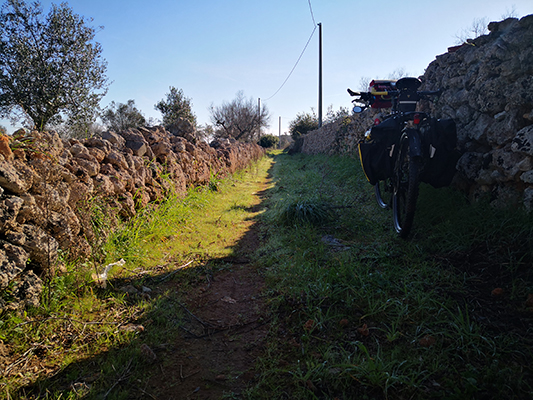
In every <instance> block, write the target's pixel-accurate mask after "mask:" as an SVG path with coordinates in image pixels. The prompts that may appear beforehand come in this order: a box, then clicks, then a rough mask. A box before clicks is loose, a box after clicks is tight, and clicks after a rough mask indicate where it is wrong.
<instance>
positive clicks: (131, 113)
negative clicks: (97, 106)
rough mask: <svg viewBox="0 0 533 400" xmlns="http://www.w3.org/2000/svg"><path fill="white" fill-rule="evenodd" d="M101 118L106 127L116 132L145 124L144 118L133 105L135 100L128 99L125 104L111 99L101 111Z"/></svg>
mask: <svg viewBox="0 0 533 400" xmlns="http://www.w3.org/2000/svg"><path fill="white" fill-rule="evenodd" d="M101 118H102V121H103V123H104V124H105V126H106V127H107V128H108V129H111V130H113V131H116V132H121V131H124V130H126V129H128V128H138V127H139V126H144V125H146V118H144V115H142V113H141V112H140V111H139V110H138V109H137V107H135V100H128V102H127V103H126V104H123V103H118V104H115V102H114V101H112V102H111V104H110V105H109V106H108V107H106V109H105V110H104V111H103V113H102V116H101Z"/></svg>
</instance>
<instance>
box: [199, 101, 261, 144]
mask: <svg viewBox="0 0 533 400" xmlns="http://www.w3.org/2000/svg"><path fill="white" fill-rule="evenodd" d="M209 111H210V113H211V122H212V123H213V124H214V125H215V136H216V137H225V138H233V139H237V140H242V141H256V140H259V137H260V135H261V128H267V127H268V126H269V124H268V123H269V120H270V113H269V111H268V108H267V107H266V106H264V105H263V106H262V107H261V109H259V105H258V104H257V102H256V101H255V100H254V99H253V98H249V99H246V98H245V97H244V93H243V92H242V91H239V92H237V95H236V96H235V99H233V100H232V101H231V102H226V101H225V102H224V103H222V105H221V106H218V107H215V106H213V105H211V107H210V108H209Z"/></svg>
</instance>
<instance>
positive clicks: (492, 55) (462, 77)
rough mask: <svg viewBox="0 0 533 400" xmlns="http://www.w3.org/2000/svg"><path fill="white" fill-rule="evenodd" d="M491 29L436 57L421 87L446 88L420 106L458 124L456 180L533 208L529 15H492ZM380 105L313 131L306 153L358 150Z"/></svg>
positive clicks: (532, 30)
mask: <svg viewBox="0 0 533 400" xmlns="http://www.w3.org/2000/svg"><path fill="white" fill-rule="evenodd" d="M488 28H489V31H490V33H489V34H488V35H483V36H480V37H478V38H476V39H474V40H469V41H468V43H465V44H464V45H462V46H457V47H453V48H450V49H449V51H448V52H447V53H445V54H442V55H440V56H437V57H436V59H435V61H433V62H432V63H431V64H430V65H429V66H428V68H427V69H426V71H425V73H424V75H423V76H421V77H420V79H421V80H422V82H423V86H422V87H421V90H435V89H438V88H441V89H443V94H442V95H441V96H440V98H439V99H438V101H436V102H434V103H430V102H422V103H421V104H420V109H421V110H423V111H430V112H432V113H433V115H435V116H436V117H438V118H453V119H454V120H455V121H456V123H457V130H458V139H459V143H458V147H459V150H460V151H461V152H462V157H461V159H460V160H459V162H458V164H457V170H458V174H456V179H455V181H454V184H455V185H456V187H458V188H460V189H462V190H464V191H466V192H467V193H469V195H470V196H471V198H472V199H476V198H479V197H481V196H487V195H488V196H490V199H491V201H492V202H493V204H494V205H496V206H505V205H510V204H522V205H524V206H525V207H526V208H527V209H529V210H533V15H529V16H525V17H523V18H521V19H516V18H509V19H506V20H504V21H501V22H491V23H490V24H489V26H488ZM376 114H377V111H375V110H366V111H365V112H364V113H363V114H360V115H358V116H354V117H352V118H351V121H347V120H346V119H345V120H343V121H337V122H336V123H334V124H328V125H326V126H324V127H322V128H321V129H319V130H317V131H313V132H310V133H309V134H308V135H307V136H306V137H305V139H304V143H303V145H302V151H303V152H304V153H308V154H313V153H318V152H320V153H326V154H346V153H348V154H355V153H356V148H357V142H358V141H359V139H360V138H361V137H362V135H363V134H364V132H365V131H366V130H367V129H368V128H369V127H371V126H372V121H373V120H374V118H376Z"/></svg>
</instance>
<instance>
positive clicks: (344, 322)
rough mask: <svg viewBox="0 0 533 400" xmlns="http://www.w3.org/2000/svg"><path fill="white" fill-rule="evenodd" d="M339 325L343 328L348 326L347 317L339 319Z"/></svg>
mask: <svg viewBox="0 0 533 400" xmlns="http://www.w3.org/2000/svg"><path fill="white" fill-rule="evenodd" d="M339 325H340V326H342V327H343V328H345V327H347V326H348V320H347V319H346V318H343V319H341V320H340V321H339Z"/></svg>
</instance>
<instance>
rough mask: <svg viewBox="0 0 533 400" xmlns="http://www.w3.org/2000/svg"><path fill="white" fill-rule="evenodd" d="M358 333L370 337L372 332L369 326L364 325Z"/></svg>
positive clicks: (358, 329)
mask: <svg viewBox="0 0 533 400" xmlns="http://www.w3.org/2000/svg"><path fill="white" fill-rule="evenodd" d="M357 331H358V332H359V333H360V334H361V335H363V336H368V335H370V331H369V330H368V326H367V325H366V324H364V325H363V326H362V327H361V328H357Z"/></svg>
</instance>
